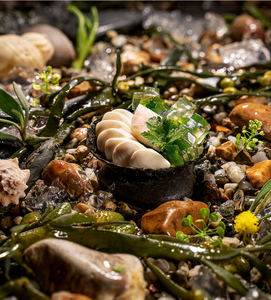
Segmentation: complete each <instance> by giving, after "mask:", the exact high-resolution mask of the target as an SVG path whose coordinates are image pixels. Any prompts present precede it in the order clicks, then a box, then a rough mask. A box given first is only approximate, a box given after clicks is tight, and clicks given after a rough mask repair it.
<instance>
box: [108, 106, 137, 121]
mask: <svg viewBox="0 0 271 300" xmlns="http://www.w3.org/2000/svg"><path fill="white" fill-rule="evenodd" d="M113 111H114V112H118V113H120V114H123V115H125V116H126V117H127V118H129V119H130V120H132V117H133V115H134V114H133V113H131V112H130V111H129V110H127V109H123V108H117V109H114V110H113Z"/></svg>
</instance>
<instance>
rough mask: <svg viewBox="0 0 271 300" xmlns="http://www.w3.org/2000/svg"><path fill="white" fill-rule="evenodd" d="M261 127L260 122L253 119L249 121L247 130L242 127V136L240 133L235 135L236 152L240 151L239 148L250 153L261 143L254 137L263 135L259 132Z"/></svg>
mask: <svg viewBox="0 0 271 300" xmlns="http://www.w3.org/2000/svg"><path fill="white" fill-rule="evenodd" d="M262 125H263V124H262V122H261V121H259V120H257V119H255V120H249V124H248V130H246V126H243V128H242V134H243V136H241V133H238V134H237V135H236V141H235V144H236V145H237V150H238V151H239V150H240V147H241V148H243V149H246V150H248V151H252V150H253V149H254V148H255V147H256V146H257V144H259V143H262V141H259V140H258V139H257V138H256V137H255V136H256V135H264V132H263V131H260V129H261V126H262ZM240 144H241V145H240Z"/></svg>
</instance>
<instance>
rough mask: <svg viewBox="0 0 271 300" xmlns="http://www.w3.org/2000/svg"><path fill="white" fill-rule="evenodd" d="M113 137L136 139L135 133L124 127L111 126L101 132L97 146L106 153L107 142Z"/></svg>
mask: <svg viewBox="0 0 271 300" xmlns="http://www.w3.org/2000/svg"><path fill="white" fill-rule="evenodd" d="M100 123H102V122H100ZM100 123H99V124H100ZM111 138H125V139H129V140H134V141H136V138H135V137H134V136H133V135H131V134H130V133H128V132H127V131H124V130H123V129H117V128H109V129H106V130H104V131H103V132H102V133H100V134H99V136H98V138H97V148H98V150H99V151H100V152H102V153H105V143H106V141H107V140H108V139H111Z"/></svg>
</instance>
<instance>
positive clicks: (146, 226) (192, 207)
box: [141, 200, 208, 237]
mask: <svg viewBox="0 0 271 300" xmlns="http://www.w3.org/2000/svg"><path fill="white" fill-rule="evenodd" d="M201 208H208V205H207V204H205V203H203V202H199V201H177V200H176V201H169V202H166V203H163V204H162V205H160V206H158V207H157V208H156V209H155V210H153V211H151V212H148V213H146V214H145V215H143V217H142V219H141V227H142V229H143V230H144V231H145V232H147V233H155V234H167V235H170V236H174V237H175V236H176V233H177V232H178V231H182V232H184V233H185V234H188V235H193V234H195V231H194V230H193V229H191V228H190V227H183V225H182V219H183V218H185V217H187V216H188V215H192V217H193V221H194V222H195V221H196V220H198V219H202V217H201V215H200V214H199V211H200V209H201ZM207 221H208V218H205V222H207ZM197 226H198V227H199V228H201V229H202V223H197Z"/></svg>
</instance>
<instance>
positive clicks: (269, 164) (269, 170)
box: [246, 160, 271, 189]
mask: <svg viewBox="0 0 271 300" xmlns="http://www.w3.org/2000/svg"><path fill="white" fill-rule="evenodd" d="M246 175H247V177H248V179H249V181H250V182H251V184H252V185H253V187H255V188H257V189H260V188H261V187H263V186H264V184H265V183H266V182H267V181H268V180H269V179H271V160H264V161H261V162H258V163H257V164H255V165H254V166H252V167H251V168H249V169H247V170H246Z"/></svg>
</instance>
